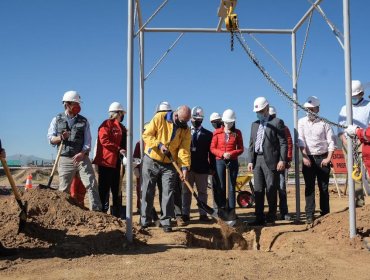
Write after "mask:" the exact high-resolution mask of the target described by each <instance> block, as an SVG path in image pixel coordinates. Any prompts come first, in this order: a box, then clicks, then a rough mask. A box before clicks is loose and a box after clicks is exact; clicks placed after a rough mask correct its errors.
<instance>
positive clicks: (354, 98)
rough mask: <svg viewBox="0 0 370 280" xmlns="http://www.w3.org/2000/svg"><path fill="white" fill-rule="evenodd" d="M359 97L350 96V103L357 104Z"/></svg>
mask: <svg viewBox="0 0 370 280" xmlns="http://www.w3.org/2000/svg"><path fill="white" fill-rule="evenodd" d="M361 99H362V98H357V97H352V104H353V105H357V104H358V103H359V102H360V101H361Z"/></svg>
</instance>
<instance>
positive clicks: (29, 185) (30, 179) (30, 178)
mask: <svg viewBox="0 0 370 280" xmlns="http://www.w3.org/2000/svg"><path fill="white" fill-rule="evenodd" d="M24 188H25V189H26V190H30V189H32V175H31V174H29V175H28V176H27V179H26V185H25V186H24Z"/></svg>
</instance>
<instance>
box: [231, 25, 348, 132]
mask: <svg viewBox="0 0 370 280" xmlns="http://www.w3.org/2000/svg"><path fill="white" fill-rule="evenodd" d="M236 31H237V32H236V33H235V36H236V39H237V40H238V41H239V43H240V44H241V46H242V47H243V49H244V50H245V51H246V53H247V55H248V56H249V58H250V59H251V60H252V61H253V63H254V64H255V65H256V66H257V68H258V69H259V70H260V72H261V73H262V75H263V76H264V77H265V78H266V79H267V81H268V82H269V83H270V85H271V86H272V87H273V88H274V90H275V91H276V92H277V93H278V94H279V95H281V96H283V97H284V98H286V99H287V100H288V101H289V102H290V103H292V104H294V105H296V106H297V109H298V108H299V109H301V110H303V111H305V112H307V113H309V114H310V115H313V116H315V117H316V118H318V119H319V120H321V121H323V122H324V123H327V124H328V125H330V126H337V127H340V128H343V129H344V128H346V127H347V126H345V125H341V124H339V123H336V122H332V121H330V120H329V119H327V118H324V117H321V116H320V115H318V114H317V113H314V112H312V111H310V110H309V109H307V108H305V107H303V105H301V104H300V103H298V101H296V100H295V99H293V97H291V96H290V95H289V93H288V92H287V91H286V90H284V88H283V87H282V86H281V85H279V84H278V82H276V81H275V80H274V78H272V77H271V75H270V74H269V73H268V72H267V71H266V70H265V68H264V67H263V66H262V65H261V64H260V62H259V61H258V59H257V57H256V56H255V55H254V53H253V51H252V50H251V49H250V47H249V46H248V44H247V42H246V41H245V39H244V37H243V34H242V32H241V31H240V30H239V28H238V26H237V28H236Z"/></svg>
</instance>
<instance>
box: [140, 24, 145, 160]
mask: <svg viewBox="0 0 370 280" xmlns="http://www.w3.org/2000/svg"><path fill="white" fill-rule="evenodd" d="M139 41H140V97H139V98H140V101H139V102H140V130H139V131H140V138H139V141H140V157H141V158H143V156H144V145H143V139H142V138H141V134H142V132H143V131H144V83H145V73H144V71H145V69H144V32H143V31H140V33H139Z"/></svg>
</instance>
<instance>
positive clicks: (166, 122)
mask: <svg viewBox="0 0 370 280" xmlns="http://www.w3.org/2000/svg"><path fill="white" fill-rule="evenodd" d="M172 116H173V112H159V113H157V114H155V116H154V117H153V119H152V120H151V121H150V123H149V124H148V125H147V126H146V128H145V131H144V133H143V141H144V143H145V151H144V152H145V154H147V155H148V156H149V157H150V158H151V159H154V160H157V161H160V162H164V163H170V162H171V161H170V160H169V158H168V157H166V156H165V155H164V154H163V153H162V152H161V150H160V148H159V146H160V144H162V145H165V146H166V147H167V149H168V150H169V151H170V152H171V155H172V157H173V159H174V160H175V161H176V162H177V163H178V164H179V165H180V166H181V167H188V168H190V163H191V161H190V144H191V134H190V128H189V127H188V128H186V129H183V128H177V127H176V126H175V125H174V123H173V119H172ZM174 127H175V128H177V129H176V131H175V134H174V135H172V134H173V131H174Z"/></svg>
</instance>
